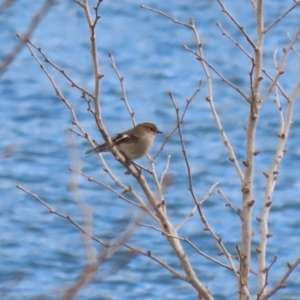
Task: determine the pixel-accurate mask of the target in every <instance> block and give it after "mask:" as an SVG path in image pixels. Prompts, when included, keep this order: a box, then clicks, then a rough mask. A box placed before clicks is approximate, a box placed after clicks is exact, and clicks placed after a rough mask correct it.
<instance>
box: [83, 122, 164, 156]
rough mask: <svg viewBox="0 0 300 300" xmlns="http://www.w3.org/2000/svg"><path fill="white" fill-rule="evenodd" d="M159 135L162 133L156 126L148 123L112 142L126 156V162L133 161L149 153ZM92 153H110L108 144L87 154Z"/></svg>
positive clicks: (125, 132)
mask: <svg viewBox="0 0 300 300" xmlns="http://www.w3.org/2000/svg"><path fill="white" fill-rule="evenodd" d="M157 133H162V132H161V131H159V130H158V128H157V127H156V125H155V124H152V123H148V122H146V123H141V124H138V125H136V126H135V127H133V128H132V129H129V130H127V131H124V132H121V133H118V134H116V135H115V136H114V137H112V139H111V141H112V143H113V145H114V146H115V147H116V148H117V149H118V151H119V152H121V153H122V154H123V155H124V156H125V159H126V160H128V161H132V160H135V159H138V158H141V157H143V156H145V155H146V154H148V153H149V151H150V150H151V148H152V146H153V141H154V139H155V137H156V134H157ZM92 152H96V153H97V152H100V153H101V152H110V149H109V147H108V145H107V144H106V143H103V144H100V145H98V146H96V147H95V148H93V149H90V150H88V151H87V152H86V154H90V153H92Z"/></svg>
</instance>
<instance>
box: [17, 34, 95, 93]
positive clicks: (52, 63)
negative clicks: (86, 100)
mask: <svg viewBox="0 0 300 300" xmlns="http://www.w3.org/2000/svg"><path fill="white" fill-rule="evenodd" d="M22 39H23V38H22ZM27 43H28V44H30V45H31V46H32V47H34V48H35V49H36V50H37V51H38V52H39V53H40V54H41V55H42V56H43V57H44V61H45V62H46V63H48V64H50V65H51V66H52V67H53V68H54V69H56V70H57V71H59V72H60V73H61V74H62V75H63V76H64V77H65V78H66V79H67V80H68V81H69V82H70V83H71V86H72V87H76V88H77V89H78V90H80V91H81V92H82V93H83V94H87V95H89V96H90V97H93V96H94V95H93V94H92V93H90V92H89V91H87V90H86V89H84V88H83V87H82V86H80V85H79V84H78V83H76V82H75V81H74V80H73V79H72V78H71V77H70V76H69V75H68V74H67V73H66V71H65V70H64V69H62V68H60V67H59V66H57V65H56V64H55V63H54V62H53V61H51V60H50V59H49V58H48V57H47V55H46V54H45V53H44V51H43V50H42V48H41V47H38V46H36V45H35V44H34V43H33V42H31V41H29V40H27Z"/></svg>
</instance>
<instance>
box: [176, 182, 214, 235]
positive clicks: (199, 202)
mask: <svg viewBox="0 0 300 300" xmlns="http://www.w3.org/2000/svg"><path fill="white" fill-rule="evenodd" d="M218 184H219V181H217V182H216V183H215V184H214V185H212V186H211V187H210V189H209V191H208V193H207V194H206V196H205V197H204V198H203V199H202V200H200V201H198V202H197V205H195V206H194V208H193V209H192V210H191V212H190V213H189V214H188V215H187V216H186V217H185V219H184V220H182V222H181V223H180V224H179V225H177V227H176V231H178V230H179V229H180V228H181V227H182V226H183V225H184V224H185V223H186V222H187V221H188V220H189V219H190V218H191V217H192V216H193V215H194V214H195V211H196V210H197V207H198V205H202V204H203V203H204V202H205V201H206V200H207V199H208V198H209V197H210V196H211V195H212V193H213V190H214V188H215V187H216V186H217V185H218Z"/></svg>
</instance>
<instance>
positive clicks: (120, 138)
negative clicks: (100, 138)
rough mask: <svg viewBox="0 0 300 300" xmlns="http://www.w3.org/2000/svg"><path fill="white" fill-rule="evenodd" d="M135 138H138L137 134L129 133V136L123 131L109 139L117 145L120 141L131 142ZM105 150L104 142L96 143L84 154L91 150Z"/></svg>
mask: <svg viewBox="0 0 300 300" xmlns="http://www.w3.org/2000/svg"><path fill="white" fill-rule="evenodd" d="M137 139H138V137H137V136H135V135H131V136H130V137H129V135H128V134H127V133H126V132H123V133H119V134H117V135H115V136H114V137H113V138H112V140H111V141H112V142H113V144H115V145H118V144H120V143H131V142H134V141H136V140H137ZM107 151H109V149H108V146H107V145H106V143H104V144H101V145H98V146H97V147H95V148H93V149H90V150H88V151H87V152H85V154H90V153H92V152H107Z"/></svg>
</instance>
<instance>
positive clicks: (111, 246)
mask: <svg viewBox="0 0 300 300" xmlns="http://www.w3.org/2000/svg"><path fill="white" fill-rule="evenodd" d="M17 188H18V189H20V190H22V191H24V192H25V193H27V194H28V195H30V196H32V197H33V198H35V199H36V200H37V201H38V202H40V203H41V204H42V205H43V206H45V207H46V208H47V209H48V210H49V212H50V213H54V214H56V215H57V216H59V217H60V218H63V219H65V220H67V221H69V222H70V223H71V224H73V225H74V226H75V227H76V228H77V229H79V230H80V231H81V232H82V233H84V234H86V235H87V236H89V237H90V238H91V239H92V240H94V241H95V242H97V243H99V244H100V245H102V246H103V247H105V248H115V247H119V246H120V245H121V246H124V247H125V248H127V249H130V250H131V251H132V252H133V254H135V253H138V254H141V255H143V256H146V257H149V258H151V259H152V260H153V261H155V262H157V263H158V264H160V265H161V266H163V267H164V268H165V269H166V270H168V271H169V272H170V273H171V274H173V277H174V278H180V279H182V280H183V281H186V282H188V283H190V281H189V280H190V279H189V278H188V277H186V276H184V275H181V274H179V273H178V272H177V271H175V270H174V269H173V268H172V267H170V266H169V265H168V264H167V263H166V262H165V261H162V260H161V259H159V258H158V257H156V256H154V255H153V254H152V253H151V251H143V250H141V249H139V248H136V247H134V246H132V245H130V244H128V243H124V242H122V241H120V240H118V241H117V242H116V243H113V244H112V243H106V242H104V241H102V240H101V239H99V238H97V237H95V236H94V235H92V234H91V233H90V232H88V231H86V230H85V229H84V228H82V227H81V225H79V224H78V223H77V222H75V221H74V220H73V219H72V218H71V217H70V216H69V215H64V214H62V213H60V212H58V211H56V210H54V209H53V208H52V207H51V206H50V205H48V204H47V203H46V202H44V201H43V200H42V199H41V198H40V197H38V196H37V195H36V194H33V193H31V192H30V191H29V190H27V189H25V188H24V187H22V186H20V185H17Z"/></svg>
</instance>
